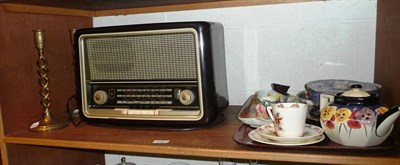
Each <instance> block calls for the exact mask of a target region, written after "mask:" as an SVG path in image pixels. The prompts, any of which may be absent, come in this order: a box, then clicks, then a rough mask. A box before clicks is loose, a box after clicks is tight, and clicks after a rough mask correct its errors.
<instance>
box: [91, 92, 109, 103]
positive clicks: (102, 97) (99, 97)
mask: <svg viewBox="0 0 400 165" xmlns="http://www.w3.org/2000/svg"><path fill="white" fill-rule="evenodd" d="M93 100H94V102H95V103H96V104H98V105H103V104H105V103H106V102H107V100H108V94H107V92H106V91H103V90H98V91H96V92H95V93H94V95H93Z"/></svg>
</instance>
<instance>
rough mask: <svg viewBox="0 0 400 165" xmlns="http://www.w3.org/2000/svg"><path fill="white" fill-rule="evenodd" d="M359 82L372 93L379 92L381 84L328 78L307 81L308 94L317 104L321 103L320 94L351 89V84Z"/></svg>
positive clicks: (364, 89)
mask: <svg viewBox="0 0 400 165" xmlns="http://www.w3.org/2000/svg"><path fill="white" fill-rule="evenodd" d="M355 84H359V85H361V86H362V88H361V89H362V90H363V91H366V92H368V93H372V94H379V90H380V89H381V87H382V86H381V85H379V84H374V83H368V82H359V81H353V80H340V79H326V80H315V81H310V82H308V83H306V85H305V88H306V91H307V92H306V96H307V97H309V99H310V100H312V101H313V102H314V103H315V104H317V105H319V97H320V94H321V93H323V94H329V95H336V94H338V93H343V92H345V91H347V90H349V89H350V87H351V85H355Z"/></svg>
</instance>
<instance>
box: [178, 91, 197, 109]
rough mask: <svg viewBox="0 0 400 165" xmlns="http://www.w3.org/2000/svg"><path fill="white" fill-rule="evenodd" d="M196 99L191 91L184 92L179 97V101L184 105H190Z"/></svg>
mask: <svg viewBox="0 0 400 165" xmlns="http://www.w3.org/2000/svg"><path fill="white" fill-rule="evenodd" d="M194 99H195V96H194V93H193V92H192V91H191V90H187V89H185V90H182V91H181V92H180V95H179V101H180V102H181V103H182V104H183V105H190V104H192V103H193V101H194Z"/></svg>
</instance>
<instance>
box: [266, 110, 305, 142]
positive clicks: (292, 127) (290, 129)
mask: <svg viewBox="0 0 400 165" xmlns="http://www.w3.org/2000/svg"><path fill="white" fill-rule="evenodd" d="M267 113H268V115H269V116H270V118H271V119H272V121H273V123H274V128H275V132H276V134H277V136H281V137H300V136H302V135H303V133H304V127H305V124H306V116H307V104H303V103H277V104H272V105H271V106H268V107H267Z"/></svg>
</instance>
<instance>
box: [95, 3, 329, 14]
mask: <svg viewBox="0 0 400 165" xmlns="http://www.w3.org/2000/svg"><path fill="white" fill-rule="evenodd" d="M312 1H326V0H224V1H213V2H200V3H190V4H176V5H165V6H151V7H140V8H127V9H111V10H100V11H94V16H96V17H99V16H116V15H128V14H141V13H156V12H170V11H184V10H199V9H214V8H226V7H240V6H257V5H269V4H283V3H296V2H312Z"/></svg>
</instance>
